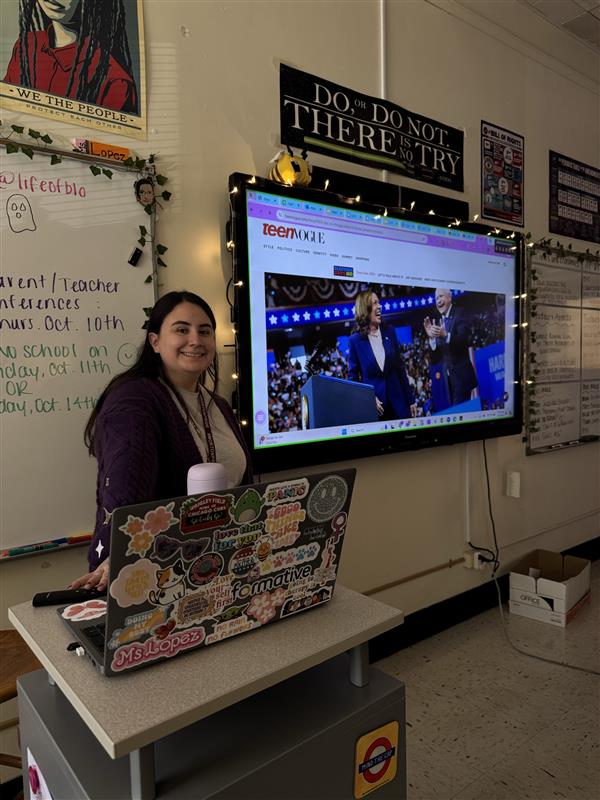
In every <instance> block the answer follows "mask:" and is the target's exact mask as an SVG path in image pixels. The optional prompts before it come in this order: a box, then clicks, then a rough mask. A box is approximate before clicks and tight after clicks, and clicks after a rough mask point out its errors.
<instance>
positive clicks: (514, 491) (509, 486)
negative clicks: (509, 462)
mask: <svg viewBox="0 0 600 800" xmlns="http://www.w3.org/2000/svg"><path fill="white" fill-rule="evenodd" d="M506 496H507V497H521V473H520V472H516V471H515V470H508V472H507V473H506Z"/></svg>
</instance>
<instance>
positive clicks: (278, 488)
mask: <svg viewBox="0 0 600 800" xmlns="http://www.w3.org/2000/svg"><path fill="white" fill-rule="evenodd" d="M307 494H308V480H307V479H306V478H296V479H295V480H289V481H282V482H281V483H270V484H269V485H268V486H267V489H266V491H265V503H266V504H267V505H268V506H276V505H277V504H278V503H286V502H290V500H302V498H303V497H306V495H307Z"/></svg>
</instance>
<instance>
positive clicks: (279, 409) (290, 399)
mask: <svg viewBox="0 0 600 800" xmlns="http://www.w3.org/2000/svg"><path fill="white" fill-rule="evenodd" d="M503 317H504V315H503V313H502V312H500V311H489V310H488V311H487V312H482V313H479V314H474V315H473V316H472V318H471V320H472V342H473V347H475V348H482V347H487V346H488V345H489V344H492V343H494V342H497V341H499V340H501V339H502V338H503V337H504V321H503ZM342 350H343V348H342V347H341V345H340V342H339V341H338V342H337V343H336V346H335V347H329V348H325V349H324V350H323V351H322V353H321V355H320V365H319V373H320V374H321V375H327V376H331V377H334V378H342V379H345V380H347V378H348V358H347V352H346V353H345V352H342ZM400 350H401V351H402V357H403V358H404V366H405V368H406V373H407V375H408V380H409V382H410V384H411V386H412V388H413V391H414V394H415V400H416V406H417V416H418V417H427V416H429V415H430V414H431V413H433V412H434V411H435V408H434V406H433V397H432V386H431V377H430V372H429V348H428V345H427V337H426V335H425V333H424V332H422V331H419V330H417V331H414V329H413V341H412V343H411V344H409V345H406V344H404V345H403V344H401V345H400ZM267 376H268V385H269V430H270V431H271V432H273V433H280V432H284V431H291V430H298V429H300V428H302V414H301V404H300V390H301V389H302V386H303V385H304V384H305V383H306V381H307V379H308V373H307V372H306V371H305V370H304V369H303V368H302V366H301V364H300V363H299V361H297V360H296V361H295V360H294V359H293V358H292V356H291V353H290V352H289V351H288V352H287V353H285V354H279V356H278V358H276V359H275V361H274V362H272V363H271V365H270V367H269V368H268V371H267Z"/></svg>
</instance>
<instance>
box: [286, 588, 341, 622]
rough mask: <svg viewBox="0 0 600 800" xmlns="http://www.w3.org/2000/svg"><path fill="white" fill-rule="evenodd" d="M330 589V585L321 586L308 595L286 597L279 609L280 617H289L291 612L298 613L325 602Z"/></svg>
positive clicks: (329, 596) (329, 595)
mask: <svg viewBox="0 0 600 800" xmlns="http://www.w3.org/2000/svg"><path fill="white" fill-rule="evenodd" d="M331 592H332V589H331V587H330V586H325V587H322V588H321V589H317V590H316V591H315V592H312V593H311V594H310V595H305V596H304V597H300V598H293V597H290V598H288V599H287V600H286V601H285V603H284V605H283V608H282V609H281V616H282V617H289V616H291V615H292V614H298V613H299V612H300V611H306V610H307V609H309V608H313V607H314V606H317V605H320V604H321V603H325V602H327V601H328V600H330V599H331Z"/></svg>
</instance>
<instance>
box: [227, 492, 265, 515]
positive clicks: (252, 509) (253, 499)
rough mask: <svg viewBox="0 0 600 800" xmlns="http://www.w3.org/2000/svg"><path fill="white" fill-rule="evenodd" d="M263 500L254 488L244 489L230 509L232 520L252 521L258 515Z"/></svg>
mask: <svg viewBox="0 0 600 800" xmlns="http://www.w3.org/2000/svg"><path fill="white" fill-rule="evenodd" d="M264 502H265V501H264V500H263V498H262V497H261V496H260V495H259V493H258V492H257V491H256V489H246V491H245V492H244V494H243V495H241V497H240V498H239V499H238V501H237V503H236V504H235V505H234V506H233V508H232V509H231V511H230V514H231V518H232V520H233V521H234V522H237V523H238V524H239V523H248V522H254V520H255V519H258V517H259V516H260V512H261V509H262V507H263V505H264Z"/></svg>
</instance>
